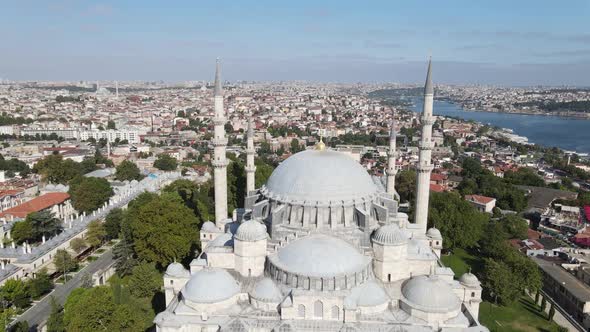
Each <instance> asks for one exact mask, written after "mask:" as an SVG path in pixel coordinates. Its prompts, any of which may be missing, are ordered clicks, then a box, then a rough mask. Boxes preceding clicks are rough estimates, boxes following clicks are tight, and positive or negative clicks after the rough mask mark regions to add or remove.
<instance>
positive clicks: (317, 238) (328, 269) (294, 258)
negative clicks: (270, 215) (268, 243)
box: [271, 234, 370, 277]
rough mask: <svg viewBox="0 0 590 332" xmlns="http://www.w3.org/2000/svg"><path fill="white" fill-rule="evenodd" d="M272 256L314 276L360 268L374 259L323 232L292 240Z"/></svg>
mask: <svg viewBox="0 0 590 332" xmlns="http://www.w3.org/2000/svg"><path fill="white" fill-rule="evenodd" d="M271 260H272V261H273V263H274V264H275V265H277V266H279V267H281V268H282V269H284V270H285V271H288V272H292V273H296V274H299V275H302V276H310V277H327V276H337V275H343V274H347V273H354V272H359V271H361V270H362V269H363V268H365V266H366V265H367V264H368V263H369V262H370V258H369V257H366V256H364V255H362V254H361V253H360V252H359V251H358V250H357V249H356V248H354V247H353V246H352V245H350V244H348V243H347V242H346V241H343V240H340V239H338V238H335V237H331V236H326V235H321V234H318V235H311V236H307V237H305V238H302V239H299V240H296V241H294V242H291V243H289V244H288V245H287V246H286V247H284V248H281V249H279V252H278V254H277V256H276V257H272V258H271Z"/></svg>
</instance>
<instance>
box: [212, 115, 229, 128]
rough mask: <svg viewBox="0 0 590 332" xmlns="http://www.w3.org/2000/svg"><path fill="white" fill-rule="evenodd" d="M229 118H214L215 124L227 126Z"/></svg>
mask: <svg viewBox="0 0 590 332" xmlns="http://www.w3.org/2000/svg"><path fill="white" fill-rule="evenodd" d="M226 122H227V120H226V119H225V118H221V117H219V118H213V124H214V125H216V126H225V123H226Z"/></svg>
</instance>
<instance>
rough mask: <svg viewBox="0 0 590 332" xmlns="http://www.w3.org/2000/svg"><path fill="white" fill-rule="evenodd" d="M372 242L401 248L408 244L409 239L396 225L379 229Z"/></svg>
mask: <svg viewBox="0 0 590 332" xmlns="http://www.w3.org/2000/svg"><path fill="white" fill-rule="evenodd" d="M372 240H373V242H375V243H378V244H382V245H386V246H399V245H403V244H406V243H408V237H407V236H406V235H405V234H404V233H403V232H402V231H401V229H400V228H399V226H398V225H396V224H389V225H384V226H381V227H379V228H378V229H377V230H376V231H375V233H373V236H372Z"/></svg>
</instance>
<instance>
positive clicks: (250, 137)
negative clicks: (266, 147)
mask: <svg viewBox="0 0 590 332" xmlns="http://www.w3.org/2000/svg"><path fill="white" fill-rule="evenodd" d="M255 154H256V151H255V150H254V125H253V123H252V118H251V117H250V118H249V119H248V134H247V142H246V196H248V194H249V193H250V192H252V191H254V189H255V188H254V187H255V185H254V184H255V178H254V176H255V174H256V166H255V165H254V155H255Z"/></svg>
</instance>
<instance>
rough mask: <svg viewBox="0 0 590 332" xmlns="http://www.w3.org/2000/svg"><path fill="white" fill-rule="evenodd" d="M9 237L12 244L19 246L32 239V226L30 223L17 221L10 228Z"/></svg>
mask: <svg viewBox="0 0 590 332" xmlns="http://www.w3.org/2000/svg"><path fill="white" fill-rule="evenodd" d="M10 235H11V237H12V239H13V240H14V242H16V243H19V244H20V243H23V242H25V241H27V240H29V239H31V238H33V225H31V222H30V221H27V220H23V221H17V222H15V223H14V225H13V226H12V229H11V230H10Z"/></svg>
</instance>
